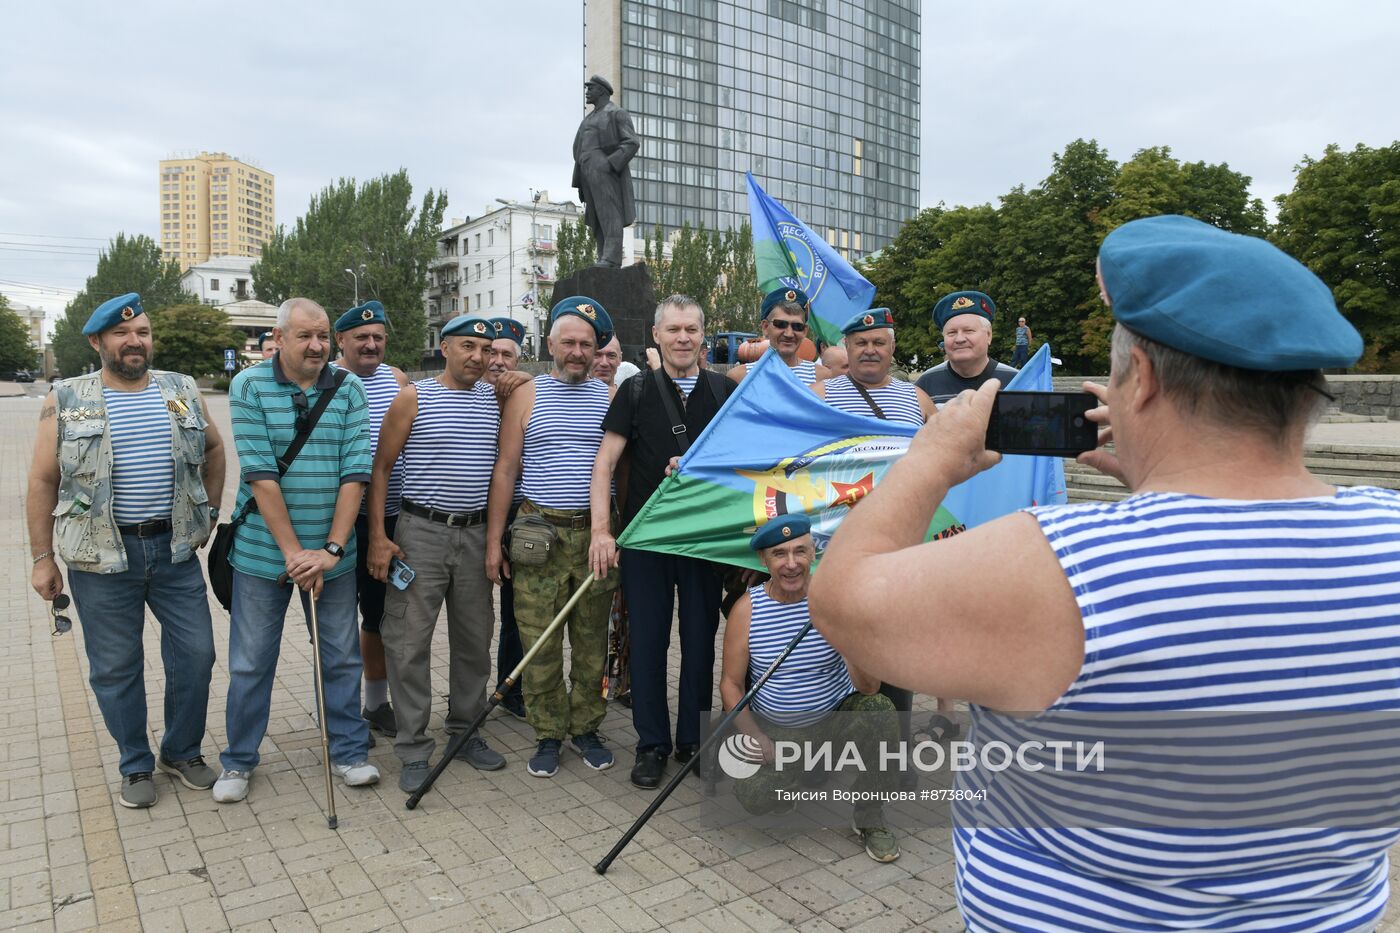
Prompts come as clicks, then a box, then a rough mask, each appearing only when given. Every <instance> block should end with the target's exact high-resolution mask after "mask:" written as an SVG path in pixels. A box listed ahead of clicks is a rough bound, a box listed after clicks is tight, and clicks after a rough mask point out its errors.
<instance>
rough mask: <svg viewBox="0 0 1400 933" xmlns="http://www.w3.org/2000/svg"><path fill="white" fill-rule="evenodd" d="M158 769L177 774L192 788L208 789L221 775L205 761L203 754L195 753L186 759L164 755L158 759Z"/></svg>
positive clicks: (183, 782) (182, 781)
mask: <svg viewBox="0 0 1400 933" xmlns="http://www.w3.org/2000/svg"><path fill="white" fill-rule="evenodd" d="M156 770H157V771H164V772H165V773H166V774H173V775H175V777H177V778H179V779H180V783H181V784H183V785H185V786H186V787H188V788H189V789H190V790H208V789H209V788H211V787H213V786H214V782H215V781H216V780H218V777H219V776H218V775H217V774H215V773H214V769H213V768H211V767H209V766H208V765H206V764H205V763H204V756H203V755H195V756H194V757H193V758H186V759H185V760H184V761H171V760H170V759H168V758H166V757H165V756H164V755H162V756H161V757H159V758H157V759H156Z"/></svg>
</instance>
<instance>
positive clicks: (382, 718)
mask: <svg viewBox="0 0 1400 933" xmlns="http://www.w3.org/2000/svg"><path fill="white" fill-rule="evenodd" d="M360 715H361V716H363V717H364V718H365V722H367V723H369V727H370V728H371V729H377V730H378V731H379V732H381V733H382V734H384V735H390V736H393V735H398V734H399V721H398V720H397V719H396V718H394V708H393V707H392V706H390V705H389V704H388V703H381V704H380V705H378V706H376V707H375V708H374V709H369V708H365V709H363V710H361V712H360Z"/></svg>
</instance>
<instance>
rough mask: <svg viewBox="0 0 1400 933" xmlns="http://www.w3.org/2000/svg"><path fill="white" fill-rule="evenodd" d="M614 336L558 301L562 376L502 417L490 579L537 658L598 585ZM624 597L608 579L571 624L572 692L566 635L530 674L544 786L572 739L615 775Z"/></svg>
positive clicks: (553, 375)
mask: <svg viewBox="0 0 1400 933" xmlns="http://www.w3.org/2000/svg"><path fill="white" fill-rule="evenodd" d="M612 334H613V327H612V319H611V318H609V317H608V313H607V311H606V310H604V308H603V306H602V305H601V304H599V303H598V302H597V301H596V300H594V299H592V298H589V297H587V296H584V295H574V296H571V297H568V298H564V299H562V300H560V301H557V302H555V304H554V307H553V308H552V309H551V310H550V325H549V344H548V345H549V352H550V355H551V356H552V357H553V359H554V364H553V367H552V368H551V369H550V371H549V372H548V373H545V374H544V375H541V376H537V377H536V378H534V379H532V380H530V381H529V382H527V383H525V384H524V385H522V386H521V387H520V388H518V389H516V390H515V391H514V392H512V393H511V395H510V398H509V399H507V400H506V403H505V408H504V410H503V411H502V413H501V436H500V444H499V449H498V452H497V456H496V467H495V471H494V473H493V474H492V476H491V499H490V506H489V513H488V520H487V526H486V575H487V576H488V577H489V578H490V579H491V580H492V582H494V583H501V582H502V581H503V580H505V579H506V578H507V577H510V578H511V579H512V580H513V582H514V585H515V620H516V623H517V624H518V625H519V627H520V635H521V639H522V641H523V643H524V647H525V650H527V651H528V650H530V648H531V647H532V646H533V645H534V644H535V642H536V641H538V640H539V639H540V638H541V637H542V636H543V635H544V631H545V629H546V628H548V626H549V623H550V622H551V621H552V620H553V619H554V617H555V616H556V615H557V614H558V613H559V612H560V610H562V609H563V608H564V605H565V603H567V602H568V601H569V598H570V597H571V596H572V595H573V594H574V592H575V591H576V590H577V589H578V588H579V587H580V586H581V585H582V584H583V582H584V580H585V579H586V578H587V577H588V576H589V566H588V546H589V532H590V529H591V527H592V524H591V516H590V513H589V502H588V493H589V481H590V479H591V477H592V473H593V461H594V459H595V458H596V457H597V455H598V447H599V445H600V444H601V443H602V441H603V416H604V415H606V414H607V411H608V403H609V402H610V401H611V399H612V396H613V393H614V392H615V391H616V389H615V387H613V386H610V385H605V384H604V383H603V382H601V381H599V380H597V379H594V378H593V357H594V354H595V353H597V351H598V347H600V346H602V345H603V344H606V343H607V342H608V341H609V340H611V339H612ZM517 480H519V482H520V492H521V494H522V495H523V497H524V498H523V500H522V501H521V503H520V507H519V509H518V514H517V517H516V520H515V521H514V522H513V523H512V524H511V554H510V555H507V554H505V553H504V550H503V547H502V538H503V536H504V535H505V531H506V519H507V516H508V515H509V513H510V510H511V505H512V500H513V499H514V495H515V484H516V481H517ZM541 536H544V537H548V538H550V539H552V540H553V543H552V544H551V545H550V546H549V547H547V548H545V547H539V548H536V549H533V550H532V552H531V553H528V554H527V553H526V551H525V548H524V547H523V545H525V544H527V543H529V542H531V541H532V540H534V541H536V542H539V541H540V538H541ZM536 555H538V557H537V556H536ZM615 589H617V577H616V576H615V575H614V576H611V577H609V578H608V579H605V580H598V581H596V582H595V583H593V585H592V586H591V587H590V589H589V590H588V592H587V593H585V594H584V596H583V598H581V599H580V600H579V601H578V603H577V604H576V605H575V607H574V609H573V610H572V612H571V613H570V615H569V619H568V622H567V623H566V626H565V627H566V628H567V629H568V635H569V650H570V654H571V657H570V670H569V683H568V684H566V683H565V681H564V633H563V631H559V630H556V631H555V632H554V633H553V634H552V635H551V636H550V641H549V642H548V643H547V644H546V645H545V646H544V647H542V648H541V650H540V651H539V653H538V654H537V655H536V656H535V658H534V659H533V660H532V661H531V663H530V666H529V667H527V668H525V673H524V687H525V715H526V717H527V718H528V720H529V722H530V725H531V726H533V727H534V730H535V740H536V747H535V754H534V756H533V757H531V758H530V761H529V762H528V765H527V770H528V771H529V772H530V774H532V775H534V776H535V777H541V778H547V777H553V776H554V775H555V774H556V773H557V772H558V770H559V754H560V750H561V749H562V747H563V744H564V740H565V739H566V738H569V737H570V736H572V739H573V741H572V744H573V747H574V749H575V750H576V751H577V752H578V754H579V755H580V756H581V757H582V758H583V763H584V764H585V765H587V766H588V767H590V768H592V769H594V770H595V771H601V770H604V769H606V768H611V767H612V766H613V753H612V751H610V750H609V749H608V748H607V746H606V745H604V744H603V740H602V737H601V736H599V735H598V726H599V725H600V724H601V723H602V721H603V715H604V713H605V712H606V706H605V704H604V701H603V697H602V693H601V687H602V683H603V671H604V668H605V666H606V664H607V655H608V613H609V611H610V610H611V609H612V600H613V591H614V590H615Z"/></svg>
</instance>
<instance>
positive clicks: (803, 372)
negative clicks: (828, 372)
mask: <svg viewBox="0 0 1400 933" xmlns="http://www.w3.org/2000/svg"><path fill="white" fill-rule="evenodd" d="M792 374H793V375H794V376H796V377H797V381H798V382H800V383H802V384H803V385H804V386H809V385H811V384H812V383H814V382H816V381H817V364H816V363H814V362H812V361H811V360H798V361H797V365H796V366H793V367H792Z"/></svg>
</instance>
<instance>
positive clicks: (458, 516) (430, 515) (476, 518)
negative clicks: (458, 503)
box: [399, 499, 486, 528]
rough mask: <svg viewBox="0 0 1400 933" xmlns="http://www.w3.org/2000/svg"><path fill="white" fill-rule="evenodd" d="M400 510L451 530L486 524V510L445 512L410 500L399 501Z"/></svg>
mask: <svg viewBox="0 0 1400 933" xmlns="http://www.w3.org/2000/svg"><path fill="white" fill-rule="evenodd" d="M399 509H400V510H402V511H404V512H407V513H408V514H409V515H417V516H418V517H419V518H426V519H427V520H428V521H430V522H437V523H438V524H439V525H446V526H447V527H449V528H460V527H466V526H469V525H483V524H485V523H486V510H485V509H477V510H476V511H475V512H443V511H440V510H438V509H430V508H428V507H427V506H426V505H419V504H418V503H417V502H413V501H411V500H409V499H401V500H399Z"/></svg>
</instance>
